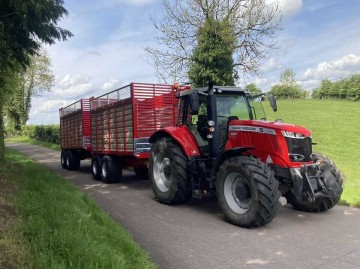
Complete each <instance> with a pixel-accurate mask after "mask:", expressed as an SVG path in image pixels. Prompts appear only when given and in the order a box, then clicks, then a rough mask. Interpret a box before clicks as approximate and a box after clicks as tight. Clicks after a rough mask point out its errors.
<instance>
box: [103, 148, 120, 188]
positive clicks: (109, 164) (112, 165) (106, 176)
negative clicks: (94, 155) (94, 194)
mask: <svg viewBox="0 0 360 269" xmlns="http://www.w3.org/2000/svg"><path fill="white" fill-rule="evenodd" d="M121 175H122V167H121V162H120V159H119V158H117V157H114V156H109V155H105V156H104V157H103V158H102V162H101V180H102V181H103V182H104V183H107V184H109V183H114V182H118V181H120V179H121Z"/></svg>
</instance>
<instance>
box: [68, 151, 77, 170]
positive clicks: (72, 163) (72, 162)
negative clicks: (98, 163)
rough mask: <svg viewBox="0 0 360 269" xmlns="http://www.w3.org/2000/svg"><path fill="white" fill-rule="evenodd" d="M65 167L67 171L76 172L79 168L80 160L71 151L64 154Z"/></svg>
mask: <svg viewBox="0 0 360 269" xmlns="http://www.w3.org/2000/svg"><path fill="white" fill-rule="evenodd" d="M66 167H67V169H68V170H78V169H79V168H80V158H79V156H78V155H77V153H76V152H75V151H73V150H68V151H67V152H66Z"/></svg>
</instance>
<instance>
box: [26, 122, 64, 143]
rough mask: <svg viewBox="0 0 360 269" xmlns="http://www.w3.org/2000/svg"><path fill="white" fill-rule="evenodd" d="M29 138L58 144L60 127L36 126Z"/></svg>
mask: <svg viewBox="0 0 360 269" xmlns="http://www.w3.org/2000/svg"><path fill="white" fill-rule="evenodd" d="M30 137H32V138H35V139H36V140H40V141H44V142H49V143H53V144H59V143H60V127H59V125H36V126H35V128H34V132H33V134H32V136H30Z"/></svg>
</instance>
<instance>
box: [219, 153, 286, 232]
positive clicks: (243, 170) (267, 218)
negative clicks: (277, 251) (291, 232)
mask: <svg viewBox="0 0 360 269" xmlns="http://www.w3.org/2000/svg"><path fill="white" fill-rule="evenodd" d="M278 186H279V182H278V181H277V180H276V179H275V177H274V172H273V171H272V170H271V169H270V167H269V165H268V164H266V163H263V162H261V161H260V160H259V159H255V158H253V157H250V156H238V157H234V158H230V159H228V160H226V161H224V163H223V164H222V165H221V166H220V168H219V172H218V173H217V180H216V193H217V198H218V203H219V205H220V207H221V208H222V210H223V212H224V214H225V217H226V219H227V220H228V221H230V222H231V223H233V224H235V225H238V226H241V227H256V226H261V225H264V224H267V223H269V222H271V221H272V220H273V218H274V217H275V216H276V213H277V211H278V208H279V206H280V203H279V198H280V195H281V194H280V192H279V190H278Z"/></svg>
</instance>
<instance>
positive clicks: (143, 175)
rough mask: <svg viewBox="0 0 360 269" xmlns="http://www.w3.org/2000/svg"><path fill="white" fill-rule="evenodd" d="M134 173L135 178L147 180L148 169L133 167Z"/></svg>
mask: <svg viewBox="0 0 360 269" xmlns="http://www.w3.org/2000/svg"><path fill="white" fill-rule="evenodd" d="M134 172H135V174H136V176H137V177H138V178H140V179H148V178H149V169H148V168H147V167H146V166H139V167H134Z"/></svg>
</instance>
